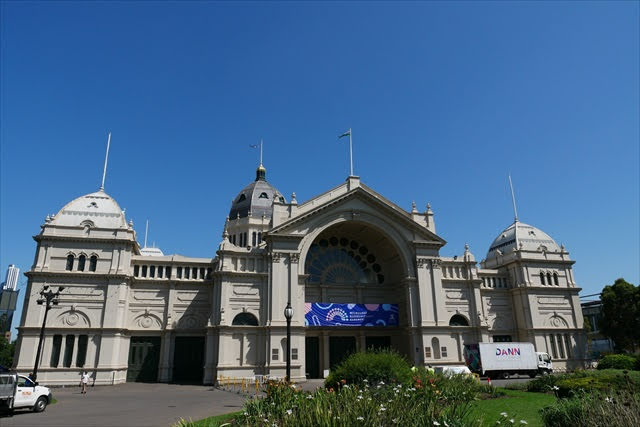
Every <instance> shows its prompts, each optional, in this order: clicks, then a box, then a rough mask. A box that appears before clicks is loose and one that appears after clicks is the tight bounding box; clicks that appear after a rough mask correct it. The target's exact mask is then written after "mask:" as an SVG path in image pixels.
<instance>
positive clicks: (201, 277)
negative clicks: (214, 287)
mask: <svg viewBox="0 0 640 427" xmlns="http://www.w3.org/2000/svg"><path fill="white" fill-rule="evenodd" d="M202 279H204V267H202V268H201V269H200V280H202Z"/></svg>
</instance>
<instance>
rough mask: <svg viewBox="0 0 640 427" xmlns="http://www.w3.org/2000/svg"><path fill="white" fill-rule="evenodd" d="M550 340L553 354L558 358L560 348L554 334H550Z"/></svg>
mask: <svg viewBox="0 0 640 427" xmlns="http://www.w3.org/2000/svg"><path fill="white" fill-rule="evenodd" d="M549 342H550V343H551V355H552V356H553V358H554V359H557V358H558V350H557V348H556V341H555V338H554V336H553V334H551V335H549Z"/></svg>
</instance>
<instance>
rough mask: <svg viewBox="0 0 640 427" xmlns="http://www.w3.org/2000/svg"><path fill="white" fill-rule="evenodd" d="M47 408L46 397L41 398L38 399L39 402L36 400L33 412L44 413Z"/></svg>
mask: <svg viewBox="0 0 640 427" xmlns="http://www.w3.org/2000/svg"><path fill="white" fill-rule="evenodd" d="M46 407H47V398H46V397H44V396H41V397H39V398H38V400H36V404H35V405H33V412H42V411H44V408H46Z"/></svg>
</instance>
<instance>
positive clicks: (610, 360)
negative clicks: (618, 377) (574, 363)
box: [598, 354, 638, 371]
mask: <svg viewBox="0 0 640 427" xmlns="http://www.w3.org/2000/svg"><path fill="white" fill-rule="evenodd" d="M637 362H638V361H637V360H636V358H635V357H633V356H627V355H626V354H608V355H606V356H604V357H603V358H602V359H600V361H599V362H598V369H627V370H629V371H631V370H633V369H634V368H636V364H637Z"/></svg>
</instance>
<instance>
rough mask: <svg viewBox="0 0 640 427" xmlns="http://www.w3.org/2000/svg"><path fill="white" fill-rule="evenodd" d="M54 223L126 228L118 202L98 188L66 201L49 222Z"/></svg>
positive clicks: (72, 225)
mask: <svg viewBox="0 0 640 427" xmlns="http://www.w3.org/2000/svg"><path fill="white" fill-rule="evenodd" d="M51 223H52V224H55V225H63V226H71V227H79V226H81V225H83V224H89V225H91V226H92V227H97V228H126V227H127V222H126V220H125V217H124V212H122V209H120V206H118V203H117V202H116V201H115V200H114V199H113V198H112V197H111V196H109V195H108V194H107V193H105V192H104V191H102V190H100V191H97V192H95V193H91V194H87V195H85V196H81V197H78V198H77V199H75V200H72V201H71V202H69V203H67V204H66V206H65V207H63V208H62V209H61V210H60V212H58V213H57V214H56V216H54V217H53V220H52V222H51Z"/></svg>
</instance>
